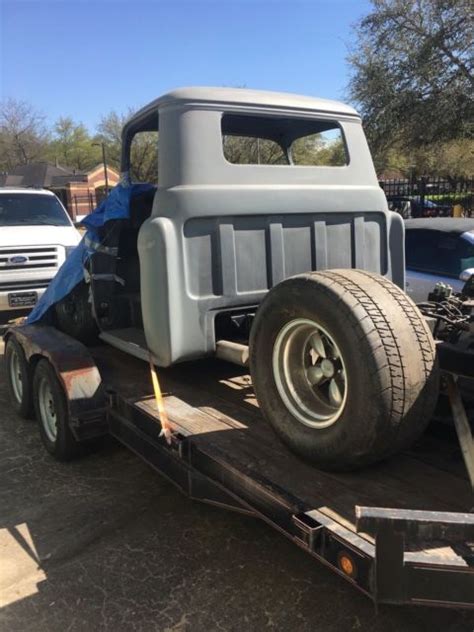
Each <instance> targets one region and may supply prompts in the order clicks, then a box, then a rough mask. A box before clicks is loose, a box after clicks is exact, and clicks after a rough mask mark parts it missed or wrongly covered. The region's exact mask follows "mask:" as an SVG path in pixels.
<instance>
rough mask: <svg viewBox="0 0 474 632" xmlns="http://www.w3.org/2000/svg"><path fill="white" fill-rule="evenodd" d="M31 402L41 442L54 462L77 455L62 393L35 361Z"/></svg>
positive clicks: (53, 375) (78, 446)
mask: <svg viewBox="0 0 474 632" xmlns="http://www.w3.org/2000/svg"><path fill="white" fill-rule="evenodd" d="M33 401H34V406H35V413H36V418H37V420H38V423H39V431H40V436H41V440H42V442H43V445H44V447H45V448H46V450H47V451H48V452H49V453H50V454H51V455H52V456H54V458H55V459H57V460H58V461H70V460H71V459H73V458H75V457H76V456H78V455H79V454H80V452H81V444H80V443H79V442H78V441H76V440H75V438H74V436H73V434H72V432H71V428H70V427H69V413H68V408H67V403H66V396H65V394H64V390H63V388H62V386H61V384H60V383H59V380H58V378H57V376H56V373H55V371H54V369H53V367H52V366H51V364H50V363H49V362H48V360H46V359H43V360H40V361H39V362H38V364H37V365H36V368H35V373H34V377H33Z"/></svg>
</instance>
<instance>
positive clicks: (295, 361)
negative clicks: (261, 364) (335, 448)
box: [272, 318, 348, 428]
mask: <svg viewBox="0 0 474 632" xmlns="http://www.w3.org/2000/svg"><path fill="white" fill-rule="evenodd" d="M272 364H273V375H274V377H275V383H276V387H277V389H278V392H279V394H280V397H281V398H282V400H283V402H284V404H285V406H286V408H287V409H288V411H289V412H290V413H291V414H292V415H293V417H294V418H295V419H297V420H298V421H300V422H301V423H302V424H304V425H305V426H310V427H312V428H327V427H328V426H332V425H333V424H334V423H336V421H337V420H338V419H339V417H340V416H341V414H342V412H343V410H344V407H345V404H346V400H347V390H348V385H347V372H346V367H345V364H344V359H343V357H342V354H341V351H340V349H339V347H338V346H337V343H336V342H335V340H334V338H333V337H332V336H331V335H330V334H329V333H328V332H327V330H326V329H325V328H324V327H322V326H321V325H320V324H319V323H317V322H315V321H313V320H309V319H306V318H297V319H295V320H292V321H290V322H288V323H287V324H286V325H285V326H284V327H283V328H282V329H281V330H280V332H279V333H278V335H277V337H276V340H275V344H274V347H273V361H272Z"/></svg>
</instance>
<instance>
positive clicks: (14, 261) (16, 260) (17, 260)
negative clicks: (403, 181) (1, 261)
mask: <svg viewBox="0 0 474 632" xmlns="http://www.w3.org/2000/svg"><path fill="white" fill-rule="evenodd" d="M27 261H28V257H24V256H23V255H15V256H13V257H9V258H8V264H9V265H11V266H15V265H18V264H21V263H26V262H27Z"/></svg>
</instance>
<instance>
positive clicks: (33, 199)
mask: <svg viewBox="0 0 474 632" xmlns="http://www.w3.org/2000/svg"><path fill="white" fill-rule="evenodd" d="M80 238H81V237H80V235H79V233H78V231H77V230H76V229H75V228H74V225H73V223H72V222H71V220H70V219H69V216H68V214H67V212H66V209H65V208H64V206H63V205H62V204H61V202H60V201H59V200H58V198H57V197H56V196H55V195H54V193H51V191H46V190H45V189H21V188H2V189H0V318H1V317H2V315H3V316H5V315H6V316H10V315H12V314H13V313H14V312H15V311H16V310H26V309H29V308H31V307H33V306H34V305H35V304H36V302H37V300H38V299H39V297H40V296H41V295H42V294H43V293H44V291H45V290H46V288H47V287H48V284H49V282H50V281H51V279H52V278H53V277H54V275H55V274H56V272H57V271H58V269H59V267H60V266H61V264H62V263H63V262H64V261H65V259H66V257H67V256H68V255H69V253H70V252H71V251H72V250H73V249H74V248H75V247H76V245H77V244H78V242H79V241H80Z"/></svg>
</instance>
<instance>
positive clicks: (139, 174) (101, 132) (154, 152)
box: [97, 110, 158, 182]
mask: <svg viewBox="0 0 474 632" xmlns="http://www.w3.org/2000/svg"><path fill="white" fill-rule="evenodd" d="M132 115H133V110H129V111H128V112H127V114H118V113H117V112H114V111H112V112H110V113H109V114H108V115H107V116H104V117H103V118H102V120H101V121H100V123H99V125H98V128H97V129H98V135H97V139H98V140H100V141H103V142H104V143H105V144H106V146H107V158H108V160H109V162H110V164H111V165H112V166H113V167H115V168H116V169H119V168H120V154H121V147H122V127H123V125H124V123H125V122H126V120H127V119H128V118H130V116H132ZM131 177H132V180H134V181H136V182H157V179H158V133H157V132H141V133H139V134H136V136H135V137H134V139H133V142H132V147H131Z"/></svg>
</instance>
